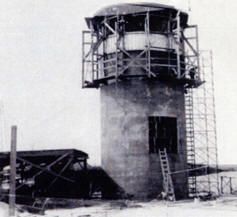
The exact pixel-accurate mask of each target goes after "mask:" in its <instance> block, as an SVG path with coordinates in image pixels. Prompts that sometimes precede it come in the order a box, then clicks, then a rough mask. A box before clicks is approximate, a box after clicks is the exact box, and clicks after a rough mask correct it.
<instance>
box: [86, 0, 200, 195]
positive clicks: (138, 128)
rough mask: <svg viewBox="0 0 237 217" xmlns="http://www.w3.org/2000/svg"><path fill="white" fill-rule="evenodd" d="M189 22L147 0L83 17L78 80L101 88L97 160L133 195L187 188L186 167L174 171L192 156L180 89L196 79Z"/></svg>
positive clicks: (176, 192)
mask: <svg viewBox="0 0 237 217" xmlns="http://www.w3.org/2000/svg"><path fill="white" fill-rule="evenodd" d="M187 21H188V15H187V14H186V13H185V12H182V11H180V10H178V9H176V8H174V7H172V6H167V5H161V4H151V3H144V4H140V3H139V4H118V5H112V6H109V7H106V8H102V9H101V10H99V11H98V12H97V13H96V14H95V15H94V16H93V17H90V18H86V23H87V26H88V31H84V32H83V69H82V71H83V73H82V83H83V87H84V88H99V89H100V97H101V101H100V102H101V149H102V167H103V169H104V170H105V171H106V172H107V174H108V175H109V176H110V177H111V178H112V179H113V180H114V182H115V183H116V184H117V185H118V186H120V187H121V189H123V190H124V192H126V193H127V194H129V195H132V196H133V197H134V198H156V197H157V196H158V195H159V194H160V193H161V192H162V191H163V192H164V191H167V192H168V193H169V192H170V191H171V192H172V190H173V194H174V195H175V197H176V198H183V197H187V195H188V193H189V192H188V191H189V187H188V185H189V186H190V183H189V182H190V180H189V179H188V176H187V173H185V172H177V171H184V170H186V169H187V168H188V164H189V163H192V160H193V158H192V155H190V156H189V155H188V154H187V150H188V149H189V144H190V141H188V139H187V138H188V137H187V134H189V133H190V132H187V125H188V124H189V122H188V120H187V119H188V117H187V113H188V111H187V108H186V109H185V107H186V105H185V94H189V91H190V90H191V89H192V88H196V87H198V86H199V85H200V84H201V81H200V76H199V61H198V59H199V58H198V43H197V42H198V39H197V31H196V27H195V26H188V24H187ZM190 137H192V135H190ZM191 181H192V180H191ZM192 184H195V183H191V185H192Z"/></svg>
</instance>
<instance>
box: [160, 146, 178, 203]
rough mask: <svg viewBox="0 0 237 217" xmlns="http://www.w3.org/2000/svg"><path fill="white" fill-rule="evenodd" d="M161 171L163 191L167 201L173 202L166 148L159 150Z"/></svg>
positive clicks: (173, 195) (173, 196)
mask: <svg viewBox="0 0 237 217" xmlns="http://www.w3.org/2000/svg"><path fill="white" fill-rule="evenodd" d="M159 156H160V164H161V171H162V175H163V189H164V192H165V194H166V197H167V199H168V200H172V201H175V192H174V185H173V181H172V178H171V174H170V166H169V159H168V156H167V152H166V148H164V149H163V150H162V149H160V150H159Z"/></svg>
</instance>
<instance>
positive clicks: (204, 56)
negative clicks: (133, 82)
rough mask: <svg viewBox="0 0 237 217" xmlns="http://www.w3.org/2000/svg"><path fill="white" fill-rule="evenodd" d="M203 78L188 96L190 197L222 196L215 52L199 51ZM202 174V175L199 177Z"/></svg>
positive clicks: (187, 132)
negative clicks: (202, 195)
mask: <svg viewBox="0 0 237 217" xmlns="http://www.w3.org/2000/svg"><path fill="white" fill-rule="evenodd" d="M200 79H201V80H202V81H204V83H203V84H202V85H201V86H199V87H198V88H195V89H193V88H190V89H189V90H188V93H187V94H186V118H187V123H186V128H187V130H186V134H187V157H188V164H189V167H190V168H198V167H200V166H203V165H204V166H205V169H203V168H202V170H198V169H197V170H196V171H195V172H193V173H191V174H189V178H188V179H189V196H190V197H195V196H198V195H201V194H209V195H213V194H215V195H219V193H220V192H219V175H218V153H217V136H216V115H215V97H214V78H213V63H212V52H211V51H201V52H200ZM200 174H201V175H200Z"/></svg>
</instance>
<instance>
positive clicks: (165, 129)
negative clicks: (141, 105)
mask: <svg viewBox="0 0 237 217" xmlns="http://www.w3.org/2000/svg"><path fill="white" fill-rule="evenodd" d="M148 122H149V153H150V154H152V153H158V152H159V149H164V148H166V150H167V152H168V153H175V154H176V153H177V119H176V118H173V117H159V116H150V117H149V119H148Z"/></svg>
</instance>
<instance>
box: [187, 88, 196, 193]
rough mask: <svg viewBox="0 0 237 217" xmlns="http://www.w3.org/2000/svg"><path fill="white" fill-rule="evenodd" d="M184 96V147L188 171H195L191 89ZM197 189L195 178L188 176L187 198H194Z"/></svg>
mask: <svg viewBox="0 0 237 217" xmlns="http://www.w3.org/2000/svg"><path fill="white" fill-rule="evenodd" d="M186 91H187V93H186V94H185V116H186V144H187V145H186V146H187V164H188V169H195V164H196V160H195V141H194V117H193V89H192V88H187V90H186ZM196 188H197V180H196V176H195V175H194V174H193V175H191V174H189V176H188V193H189V197H195V195H196V190H197V189H196Z"/></svg>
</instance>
